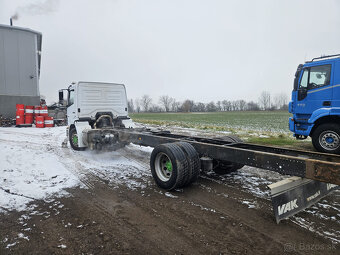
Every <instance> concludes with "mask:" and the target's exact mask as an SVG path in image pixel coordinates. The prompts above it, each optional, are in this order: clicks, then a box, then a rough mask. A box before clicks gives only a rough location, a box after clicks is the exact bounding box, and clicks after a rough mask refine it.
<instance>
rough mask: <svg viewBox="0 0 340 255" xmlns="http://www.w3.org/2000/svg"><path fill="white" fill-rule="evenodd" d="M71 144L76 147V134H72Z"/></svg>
mask: <svg viewBox="0 0 340 255" xmlns="http://www.w3.org/2000/svg"><path fill="white" fill-rule="evenodd" d="M72 142H73V145H74V146H78V136H77V134H73V136H72Z"/></svg>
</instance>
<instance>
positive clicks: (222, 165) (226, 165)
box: [213, 135, 244, 175]
mask: <svg viewBox="0 0 340 255" xmlns="http://www.w3.org/2000/svg"><path fill="white" fill-rule="evenodd" d="M218 139H220V140H223V141H226V142H232V143H243V141H242V140H241V139H240V138H239V137H237V136H234V135H228V136H222V137H218ZM242 167H244V165H242V164H237V163H232V162H230V161H225V160H213V170H214V172H215V173H216V174H219V175H223V174H230V173H232V172H235V171H237V170H239V169H240V168H242Z"/></svg>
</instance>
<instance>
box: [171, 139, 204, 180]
mask: <svg viewBox="0 0 340 255" xmlns="http://www.w3.org/2000/svg"><path fill="white" fill-rule="evenodd" d="M176 144H178V146H179V147H181V148H182V150H183V151H184V154H185V155H186V158H187V161H188V167H189V173H188V178H187V180H185V182H184V186H188V185H190V184H191V183H193V182H195V181H196V180H197V178H198V176H199V174H200V166H201V162H200V157H199V155H198V153H197V151H196V150H195V148H194V146H192V145H191V144H190V143H186V142H178V143H176Z"/></svg>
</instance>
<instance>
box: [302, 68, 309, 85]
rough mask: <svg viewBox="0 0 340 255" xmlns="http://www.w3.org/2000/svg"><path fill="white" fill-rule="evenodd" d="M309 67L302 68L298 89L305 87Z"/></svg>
mask: <svg viewBox="0 0 340 255" xmlns="http://www.w3.org/2000/svg"><path fill="white" fill-rule="evenodd" d="M308 75H309V69H304V70H303V74H302V78H301V81H300V89H307V85H308Z"/></svg>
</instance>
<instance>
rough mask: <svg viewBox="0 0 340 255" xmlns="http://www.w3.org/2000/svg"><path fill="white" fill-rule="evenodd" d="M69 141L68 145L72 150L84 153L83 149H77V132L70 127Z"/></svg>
mask: <svg viewBox="0 0 340 255" xmlns="http://www.w3.org/2000/svg"><path fill="white" fill-rule="evenodd" d="M68 137H69V140H70V145H71V147H72V149H74V150H75V151H84V150H85V147H78V135H77V130H76V128H75V127H71V128H70V131H69V135H68Z"/></svg>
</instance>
